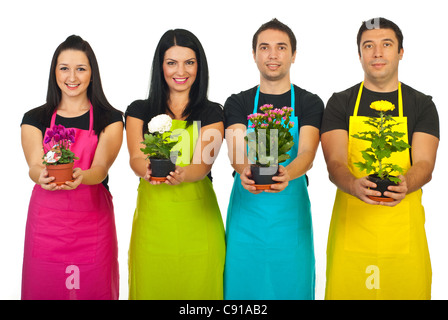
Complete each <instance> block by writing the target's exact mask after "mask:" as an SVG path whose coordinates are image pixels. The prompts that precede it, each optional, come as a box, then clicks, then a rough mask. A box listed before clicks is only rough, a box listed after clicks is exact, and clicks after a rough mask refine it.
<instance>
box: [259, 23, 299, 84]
mask: <svg viewBox="0 0 448 320" xmlns="http://www.w3.org/2000/svg"><path fill="white" fill-rule="evenodd" d="M253 55H254V60H255V62H256V64H257V67H258V70H259V71H260V74H261V78H262V79H265V80H268V81H278V80H282V79H286V78H287V80H288V81H289V71H290V68H291V64H292V63H294V61H295V57H296V53H295V52H294V53H293V52H292V48H291V42H290V40H289V36H288V34H287V33H285V32H283V31H280V30H274V29H267V30H265V31H263V32H261V33H260V34H259V35H258V39H257V46H256V51H255V52H253Z"/></svg>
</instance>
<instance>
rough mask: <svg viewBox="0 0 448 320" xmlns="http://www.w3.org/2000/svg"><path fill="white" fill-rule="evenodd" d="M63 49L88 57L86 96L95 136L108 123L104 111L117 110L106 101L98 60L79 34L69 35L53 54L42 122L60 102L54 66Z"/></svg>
mask: <svg viewBox="0 0 448 320" xmlns="http://www.w3.org/2000/svg"><path fill="white" fill-rule="evenodd" d="M65 50H79V51H82V52H84V53H85V54H86V56H87V58H88V59H89V63H90V68H91V70H92V76H91V79H90V80H91V81H90V85H89V87H88V88H87V97H88V99H89V100H90V102H91V103H92V107H93V121H94V124H93V128H94V131H95V133H96V135H97V136H99V135H100V133H101V132H102V131H103V130H104V128H105V127H106V125H107V124H108V123H109V122H108V121H109V118H108V117H107V116H106V115H108V114H109V112H106V113H105V112H104V111H112V110H115V111H118V112H120V113H122V112H121V111H119V110H116V109H115V108H114V107H112V105H111V104H110V103H109V102H108V101H107V99H106V96H105V95H104V91H103V86H102V84H101V78H100V70H99V67H98V62H97V60H96V57H95V53H94V52H93V49H92V47H91V46H90V44H89V43H88V42H87V41H85V40H83V39H82V38H81V37H80V36H77V35H71V36H69V37H68V38H67V39H66V40H65V41H64V42H62V43H61V44H60V45H59V46H58V47H57V48H56V51H55V52H54V54H53V59H52V60H51V67H50V76H49V79H48V90H47V103H46V104H45V105H44V110H45V112H44V114H43V118H44V119H42V123H45V119H48V117H51V115H52V114H53V112H54V110H55V109H56V108H57V107H58V106H59V104H60V102H61V96H62V94H61V89H60V88H59V86H58V84H57V82H56V67H57V63H58V57H59V55H60V54H61V52H63V51H65Z"/></svg>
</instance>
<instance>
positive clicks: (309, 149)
mask: <svg viewBox="0 0 448 320" xmlns="http://www.w3.org/2000/svg"><path fill="white" fill-rule="evenodd" d="M253 55H254V60H255V62H256V63H257V67H258V69H259V71H260V85H259V86H256V87H253V88H251V89H249V90H246V91H243V92H241V93H239V94H234V95H232V96H231V97H229V98H228V99H227V101H226V103H225V105H224V113H225V116H226V124H225V126H226V140H227V145H228V148H229V152H230V155H231V156H230V160H231V163H232V166H233V168H234V169H235V171H236V172H235V179H234V185H233V189H232V194H231V197H230V203H229V207H228V212H227V223H226V241H227V253H226V264H225V272H224V298H225V299H244V300H246V299H314V287H315V286H314V282H315V281H314V279H315V262H314V248H313V247H314V246H313V232H312V222H311V209H310V207H311V206H310V200H309V196H308V190H307V183H308V181H307V177H306V175H305V173H306V172H307V170H308V169H310V168H311V166H312V162H313V160H314V156H315V153H316V150H317V147H318V144H319V128H320V123H321V117H322V113H323V107H324V106H323V102H322V100H321V99H320V98H319V97H318V96H317V95H314V94H311V93H310V92H307V91H306V90H303V89H301V88H299V87H297V86H295V85H292V84H291V81H290V67H291V64H292V63H294V60H295V56H296V39H295V36H294V34H293V32H292V31H291V29H290V28H289V27H287V26H286V25H284V24H283V23H281V22H280V21H278V20H276V19H273V20H272V21H270V22H268V23H266V24H264V25H262V26H261V27H260V28H259V30H258V31H257V32H256V33H255V35H254V41H253ZM264 104H272V105H274V107H277V108H281V107H283V106H291V107H292V108H293V109H294V111H293V113H292V116H291V121H293V122H294V123H295V125H294V127H293V128H292V129H291V134H292V135H293V137H294V147H293V148H292V150H290V152H289V154H290V157H291V158H290V159H289V160H288V161H287V162H285V163H283V166H280V167H279V172H280V174H279V176H278V177H275V178H274V180H277V182H279V183H278V184H275V185H272V186H271V189H270V190H265V191H259V190H258V191H257V190H255V187H254V186H253V184H254V182H253V180H251V173H250V164H249V162H248V159H247V156H246V144H245V142H244V135H245V134H246V129H247V128H248V122H247V116H248V115H249V114H251V113H255V112H259V108H260V106H263V105H264ZM299 137H300V139H299Z"/></svg>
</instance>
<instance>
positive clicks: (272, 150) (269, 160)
mask: <svg viewBox="0 0 448 320" xmlns="http://www.w3.org/2000/svg"><path fill="white" fill-rule="evenodd" d="M260 110H261V113H254V114H250V115H249V116H248V117H247V119H248V120H249V121H250V122H251V125H250V126H249V128H248V133H247V135H246V137H245V140H246V142H247V144H248V148H249V152H248V158H249V160H250V161H251V167H250V169H251V173H252V179H253V180H254V181H255V187H256V188H257V189H269V188H270V186H271V185H272V184H274V183H276V182H275V181H274V180H272V177H273V176H275V175H278V165H279V164H280V163H282V162H285V161H286V160H288V159H289V158H290V156H289V154H288V152H289V150H291V148H292V146H293V145H294V137H293V136H292V134H291V133H290V131H289V130H290V129H291V128H292V127H293V126H294V122H292V121H290V117H291V113H292V110H293V109H292V108H291V107H283V108H274V106H273V105H271V104H265V105H263V106H262V107H260Z"/></svg>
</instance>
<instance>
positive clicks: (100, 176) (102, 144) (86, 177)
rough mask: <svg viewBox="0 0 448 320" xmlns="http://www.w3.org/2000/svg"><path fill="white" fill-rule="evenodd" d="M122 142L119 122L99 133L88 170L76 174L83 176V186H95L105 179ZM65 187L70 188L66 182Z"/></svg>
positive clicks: (121, 124) (121, 130)
mask: <svg viewBox="0 0 448 320" xmlns="http://www.w3.org/2000/svg"><path fill="white" fill-rule="evenodd" d="M122 142H123V123H122V122H121V121H117V122H114V123H111V124H110V125H108V126H107V127H106V128H105V129H104V131H103V132H101V134H100V136H99V138H98V145H97V147H96V151H95V155H94V157H93V161H92V165H91V166H90V169H87V170H83V171H82V172H79V173H78V174H82V176H83V178H82V183H83V184H86V185H95V184H99V183H101V182H103V180H104V179H106V177H107V174H108V172H109V169H110V167H111V166H112V164H113V163H114V161H115V159H116V158H117V156H118V152H119V151H120V148H121V144H122ZM75 178H76V173H75ZM67 185H69V186H70V185H71V183H70V182H67Z"/></svg>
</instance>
